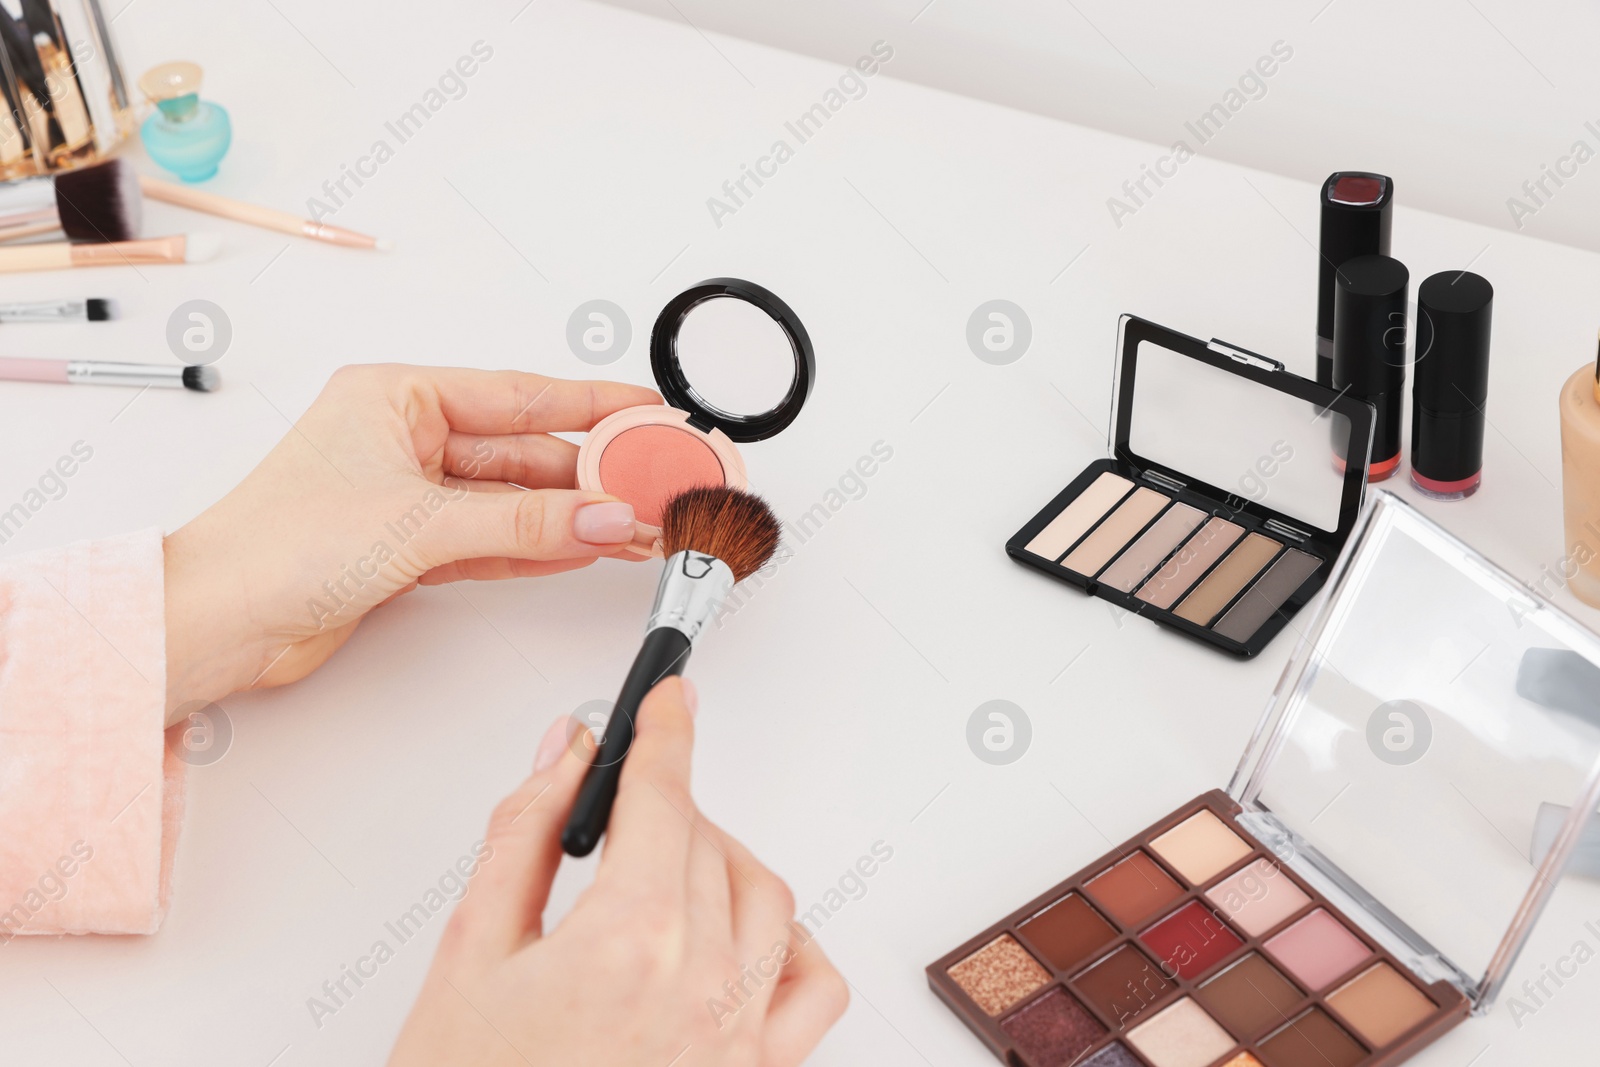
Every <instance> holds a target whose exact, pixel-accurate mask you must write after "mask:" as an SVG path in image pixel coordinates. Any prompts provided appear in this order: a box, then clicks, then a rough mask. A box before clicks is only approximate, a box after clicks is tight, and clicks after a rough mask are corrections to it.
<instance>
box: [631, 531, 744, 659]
mask: <svg viewBox="0 0 1600 1067" xmlns="http://www.w3.org/2000/svg"><path fill="white" fill-rule="evenodd" d="M731 592H733V571H732V570H731V569H730V568H729V567H728V565H727V564H726V563H724V562H722V561H721V560H720V559H718V558H717V557H715V556H708V555H706V554H705V553H703V552H678V553H675V554H673V555H671V556H668V557H667V565H666V568H665V569H664V570H663V571H662V572H661V584H660V585H659V586H657V587H656V603H655V606H654V607H653V608H651V609H650V621H649V622H647V623H645V626H644V632H645V633H650V632H652V631H654V630H659V629H661V628H662V627H664V626H670V627H672V628H673V629H674V630H677V631H678V632H680V633H682V634H683V636H685V637H687V638H688V639H689V643H690V644H693V643H694V640H695V638H697V637H699V636H700V631H702V630H704V629H705V627H706V623H708V622H710V621H711V620H712V619H713V618H714V617H715V616H716V614H717V611H718V609H719V608H721V607H722V605H723V603H724V602H725V601H726V600H727V599H728V594H729V593H731Z"/></svg>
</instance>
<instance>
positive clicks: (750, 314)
mask: <svg viewBox="0 0 1600 1067" xmlns="http://www.w3.org/2000/svg"><path fill="white" fill-rule="evenodd" d="M650 363H651V366H652V368H653V369H654V371H655V376H656V381H657V382H658V383H659V384H660V385H661V392H662V395H663V396H664V397H666V400H667V402H668V403H669V404H671V405H673V406H674V407H677V408H680V409H682V410H684V411H687V412H689V414H690V422H691V423H692V424H695V425H699V426H700V427H701V428H702V429H711V428H716V429H720V430H721V431H722V432H723V433H725V434H727V435H728V436H729V437H730V438H732V439H733V440H735V441H759V440H762V439H763V438H766V437H771V436H772V435H773V434H775V433H777V432H778V431H779V430H782V429H783V428H784V427H785V426H788V425H789V423H791V422H793V421H794V418H795V416H796V415H798V414H799V413H800V408H801V406H802V405H803V404H804V403H805V400H806V394H807V393H808V392H809V391H810V389H811V381H812V378H813V377H814V375H815V370H816V365H815V357H814V356H813V355H812V350H811V339H810V337H808V336H807V335H806V331H805V327H804V326H802V325H801V324H800V320H799V318H798V317H797V316H796V315H795V313H794V312H793V311H792V310H791V309H790V308H789V306H788V305H787V304H785V303H784V302H783V301H782V300H779V299H778V298H777V297H776V296H775V295H773V294H772V293H771V292H769V291H767V290H766V289H763V288H762V287H761V286H759V285H756V284H755V283H753V282H746V281H741V280H739V279H737V278H715V279H712V280H711V281H708V282H702V283H700V284H699V285H697V286H695V287H694V288H692V289H690V290H688V291H687V292H684V293H681V294H679V295H678V296H677V297H676V298H674V299H673V301H672V302H671V303H669V304H668V305H667V306H666V308H665V309H663V310H662V312H661V315H660V317H659V318H658V319H657V320H656V325H655V330H654V332H653V333H652V334H651V337H650Z"/></svg>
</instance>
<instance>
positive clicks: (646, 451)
mask: <svg viewBox="0 0 1600 1067" xmlns="http://www.w3.org/2000/svg"><path fill="white" fill-rule="evenodd" d="M600 483H601V484H602V485H603V486H605V491H606V492H608V493H610V494H611V495H612V496H615V497H621V498H622V499H623V500H626V501H627V502H628V503H630V504H632V505H633V513H634V517H635V518H637V519H638V520H639V521H640V522H644V523H649V524H650V525H651V526H660V525H661V511H662V509H663V508H664V507H666V504H667V501H668V500H671V499H672V498H673V497H674V496H676V495H677V494H678V493H681V492H682V491H683V490H685V489H692V488H693V487H695V486H697V485H723V484H725V483H726V479H725V478H724V476H723V473H722V464H721V462H719V461H718V459H717V457H716V454H715V453H713V452H712V451H711V449H710V447H709V446H708V445H706V444H705V442H703V441H701V440H700V438H698V437H696V436H695V435H694V434H692V433H689V432H688V431H687V430H680V429H678V428H677V427H675V426H635V427H633V428H632V429H630V430H623V431H622V433H620V434H618V435H617V436H616V438H615V439H613V440H612V442H611V443H610V444H609V445H607V446H606V450H605V451H604V452H602V453H601V454H600Z"/></svg>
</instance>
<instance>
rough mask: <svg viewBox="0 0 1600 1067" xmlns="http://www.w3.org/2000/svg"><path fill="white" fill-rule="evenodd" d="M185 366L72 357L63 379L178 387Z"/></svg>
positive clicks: (105, 383) (181, 382)
mask: <svg viewBox="0 0 1600 1067" xmlns="http://www.w3.org/2000/svg"><path fill="white" fill-rule="evenodd" d="M185 370H188V368H187V367H182V366H179V367H166V366H162V365H161V364H159V363H104V362H102V361H100V360H97V359H74V360H71V361H70V362H68V363H67V381H69V382H73V383H74V384H77V383H93V384H95V385H155V386H163V387H166V388H169V389H182V388H183V387H184V386H183V372H184V371H185Z"/></svg>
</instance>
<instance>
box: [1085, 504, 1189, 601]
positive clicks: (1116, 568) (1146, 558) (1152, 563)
mask: <svg viewBox="0 0 1600 1067" xmlns="http://www.w3.org/2000/svg"><path fill="white" fill-rule="evenodd" d="M1205 520H1206V513H1205V512H1203V511H1201V510H1200V509H1199V508H1191V507H1190V506H1189V505H1188V504H1174V505H1172V506H1171V507H1170V508H1168V509H1167V511H1166V514H1164V515H1162V516H1161V518H1159V519H1157V520H1156V522H1155V524H1154V525H1152V526H1151V527H1150V528H1149V529H1148V530H1146V531H1145V532H1144V533H1142V534H1140V535H1139V539H1138V540H1137V541H1135V542H1134V543H1133V544H1131V545H1129V546H1128V547H1127V549H1126V550H1125V551H1124V552H1123V553H1122V555H1120V556H1118V557H1117V561H1116V562H1115V563H1113V564H1112V565H1111V566H1109V567H1107V568H1106V569H1105V571H1104V572H1103V573H1102V574H1101V575H1100V580H1101V581H1102V582H1104V583H1105V584H1107V585H1109V586H1112V587H1113V588H1116V589H1120V590H1122V591H1123V592H1124V593H1131V592H1133V591H1134V589H1136V588H1138V586H1139V583H1140V582H1142V581H1144V580H1145V578H1146V577H1148V576H1149V575H1151V574H1153V573H1154V572H1155V570H1156V568H1158V567H1160V566H1161V563H1162V561H1164V560H1165V559H1166V558H1167V557H1168V556H1169V555H1171V554H1172V550H1173V549H1175V548H1177V547H1178V546H1179V545H1181V544H1183V542H1184V541H1186V540H1188V538H1189V535H1190V534H1192V533H1194V532H1195V530H1196V529H1198V528H1199V526H1200V524H1201V523H1202V522H1204V521H1205Z"/></svg>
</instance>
